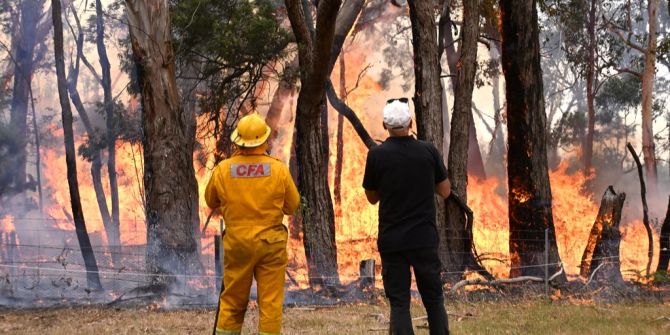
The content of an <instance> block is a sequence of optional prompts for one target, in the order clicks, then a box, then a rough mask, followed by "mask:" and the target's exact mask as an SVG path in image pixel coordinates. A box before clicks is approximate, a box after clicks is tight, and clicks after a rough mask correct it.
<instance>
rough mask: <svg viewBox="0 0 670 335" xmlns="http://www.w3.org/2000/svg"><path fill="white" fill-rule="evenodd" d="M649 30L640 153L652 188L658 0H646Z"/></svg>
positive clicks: (643, 87) (654, 179)
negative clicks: (653, 107) (653, 108)
mask: <svg viewBox="0 0 670 335" xmlns="http://www.w3.org/2000/svg"><path fill="white" fill-rule="evenodd" d="M647 14H648V17H649V20H648V22H649V31H648V36H649V38H648V41H647V48H646V50H645V55H644V72H643V73H642V154H643V155H644V167H645V170H646V172H647V181H648V182H649V186H650V187H651V188H652V189H654V188H655V185H656V181H657V170H656V145H655V144H654V129H653V127H654V122H653V121H654V120H653V115H652V114H653V111H652V104H653V100H654V97H653V94H654V75H655V73H656V30H657V28H658V0H648V7H647Z"/></svg>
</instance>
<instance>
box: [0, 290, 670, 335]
mask: <svg viewBox="0 0 670 335" xmlns="http://www.w3.org/2000/svg"><path fill="white" fill-rule="evenodd" d="M447 309H448V310H449V313H450V314H451V315H450V317H449V322H450V328H451V331H452V334H670V302H665V303H624V304H615V305H595V304H593V303H590V302H584V301H573V302H567V301H559V302H550V301H548V300H544V299H542V300H541V299H537V300H531V301H525V302H515V303H501V302H496V303H475V304H469V303H464V302H459V303H449V304H448V305H447ZM424 314H425V313H424V311H423V308H422V307H421V306H420V305H415V306H413V308H412V315H413V316H414V317H421V316H423V315H424ZM257 316H258V311H257V310H256V309H255V308H253V307H252V308H251V309H250V310H249V312H248V314H247V318H246V322H245V332H244V334H253V332H254V331H255V329H256V325H255V323H256V322H257ZM213 317H214V312H213V311H210V310H197V311H160V310H158V311H156V310H149V309H147V308H139V309H120V310H119V309H108V308H99V307H77V308H61V309H43V310H3V311H0V333H1V334H56V335H58V334H94V335H103V334H209V333H210V332H211V330H210V329H211V328H210V327H211V325H212V322H213ZM387 320H388V307H387V306H385V305H353V306H339V307H335V308H316V309H309V308H288V309H286V311H285V319H284V330H283V334H318V335H325V334H387V331H386V329H387V327H388V324H387V323H386V322H387ZM414 325H415V327H416V333H417V334H428V330H427V329H425V328H424V325H425V321H424V320H420V319H419V320H416V321H414Z"/></svg>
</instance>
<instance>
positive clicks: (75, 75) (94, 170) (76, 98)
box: [67, 5, 120, 266]
mask: <svg viewBox="0 0 670 335" xmlns="http://www.w3.org/2000/svg"><path fill="white" fill-rule="evenodd" d="M70 8H71V9H72V12H73V14H74V19H75V21H76V24H77V28H78V29H79V31H78V33H77V36H75V44H76V49H77V56H76V57H75V58H76V60H75V63H74V64H70V72H69V74H68V78H67V88H68V89H67V90H68V92H69V93H70V100H72V104H73V105H74V108H75V109H76V110H77V113H78V114H79V118H80V119H81V122H82V123H83V124H84V129H86V133H87V135H88V138H89V141H90V142H91V144H92V145H93V146H96V144H95V142H97V139H96V137H97V134H96V131H95V130H94V129H93V125H92V124H91V120H90V119H89V117H88V112H87V111H86V108H85V107H84V103H83V102H82V100H81V96H80V95H79V89H78V88H77V84H78V82H79V69H80V67H79V65H80V62H81V58H82V57H83V55H84V31H83V30H82V29H81V24H80V22H79V17H78V16H77V14H76V12H74V7H73V6H72V5H71V7H70ZM101 156H102V150H99V149H93V150H91V152H90V157H88V158H90V160H91V179H92V181H93V189H94V190H95V198H96V200H97V203H98V209H99V210H100V217H101V219H102V225H103V227H104V228H105V234H107V243H108V245H112V244H111V243H110V241H113V236H114V231H113V230H114V229H113V227H112V217H111V215H110V213H109V208H107V197H106V196H105V191H104V188H103V186H102V159H101ZM110 251H111V255H112V263H113V266H116V265H118V264H119V262H120V257H119V256H120V255H119V254H118V252H114V250H111V249H110Z"/></svg>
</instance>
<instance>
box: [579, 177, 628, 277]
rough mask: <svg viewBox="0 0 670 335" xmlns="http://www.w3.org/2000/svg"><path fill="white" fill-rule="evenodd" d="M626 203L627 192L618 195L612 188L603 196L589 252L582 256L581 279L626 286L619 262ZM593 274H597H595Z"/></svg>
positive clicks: (586, 250)
mask: <svg viewBox="0 0 670 335" xmlns="http://www.w3.org/2000/svg"><path fill="white" fill-rule="evenodd" d="M625 200H626V193H619V194H617V193H616V192H615V191H614V188H613V187H612V186H610V187H608V188H607V190H606V191H605V194H603V199H602V201H601V202H600V210H599V211H598V216H597V217H596V221H595V222H594V223H593V228H591V233H590V234H589V240H588V243H587V244H586V249H584V254H583V255H582V263H581V265H580V271H579V274H580V275H581V276H582V277H584V278H591V277H593V278H594V279H595V280H596V281H600V282H604V283H608V284H616V283H618V284H621V283H623V277H622V276H621V261H620V260H619V245H620V243H621V233H620V232H619V224H620V223H621V210H622V208H623V203H624V201H625ZM596 271H597V272H596ZM594 272H596V273H595V275H594Z"/></svg>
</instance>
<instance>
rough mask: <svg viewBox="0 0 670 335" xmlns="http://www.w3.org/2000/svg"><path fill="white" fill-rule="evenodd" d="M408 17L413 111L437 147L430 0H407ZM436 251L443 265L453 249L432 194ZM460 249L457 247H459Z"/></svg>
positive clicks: (438, 89)
mask: <svg viewBox="0 0 670 335" xmlns="http://www.w3.org/2000/svg"><path fill="white" fill-rule="evenodd" d="M408 4H409V17H410V21H411V22H412V46H413V51H414V82H415V88H414V97H413V99H412V100H413V101H414V113H415V114H416V126H417V134H418V137H419V139H421V140H424V141H427V142H430V143H432V144H433V145H434V146H435V147H436V148H437V149H438V150H441V149H442V144H443V141H444V137H443V136H444V133H443V124H442V82H441V80H440V74H441V69H440V61H439V58H438V57H439V56H438V55H439V54H438V50H437V38H436V36H435V31H436V27H435V22H434V19H433V6H432V2H431V1H417V0H410V1H408ZM452 131H453V129H452ZM435 203H436V218H435V223H436V225H437V230H438V235H439V237H440V246H439V254H440V260H441V261H442V264H443V265H447V264H448V262H449V258H450V257H449V255H450V254H451V253H452V252H453V250H452V249H451V246H450V245H449V244H448V241H449V240H448V238H449V234H450V233H451V232H450V231H448V230H449V229H450V227H447V226H446V223H445V215H446V212H445V206H444V201H441V199H438V197H437V196H436V197H435ZM458 251H460V250H458Z"/></svg>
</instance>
